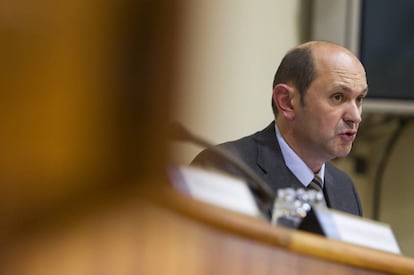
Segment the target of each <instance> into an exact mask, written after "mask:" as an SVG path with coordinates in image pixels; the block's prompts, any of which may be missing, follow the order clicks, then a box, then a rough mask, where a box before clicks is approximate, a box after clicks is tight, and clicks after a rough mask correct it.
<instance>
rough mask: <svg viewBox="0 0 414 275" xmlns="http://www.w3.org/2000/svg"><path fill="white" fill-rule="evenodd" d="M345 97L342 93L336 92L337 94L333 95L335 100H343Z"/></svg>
mask: <svg viewBox="0 0 414 275" xmlns="http://www.w3.org/2000/svg"><path fill="white" fill-rule="evenodd" d="M343 98H344V96H343V95H342V94H335V95H333V97H332V99H333V100H334V101H335V102H342V100H343Z"/></svg>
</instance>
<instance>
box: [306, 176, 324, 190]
mask: <svg viewBox="0 0 414 275" xmlns="http://www.w3.org/2000/svg"><path fill="white" fill-rule="evenodd" d="M308 188H311V189H314V190H316V191H322V179H321V177H319V176H318V175H315V177H314V178H313V180H312V181H311V183H310V184H309V186H308Z"/></svg>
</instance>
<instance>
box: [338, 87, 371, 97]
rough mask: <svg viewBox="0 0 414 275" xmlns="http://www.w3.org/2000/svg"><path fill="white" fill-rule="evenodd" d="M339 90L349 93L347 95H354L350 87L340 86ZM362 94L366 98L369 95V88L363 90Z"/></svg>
mask: <svg viewBox="0 0 414 275" xmlns="http://www.w3.org/2000/svg"><path fill="white" fill-rule="evenodd" d="M339 88H340V89H341V91H343V92H347V93H352V90H351V89H350V88H349V87H348V86H344V85H339ZM360 94H361V95H362V96H366V95H367V94H368V87H366V88H365V89H363V90H362V91H361V92H360Z"/></svg>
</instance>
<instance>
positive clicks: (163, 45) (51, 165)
mask: <svg viewBox="0 0 414 275" xmlns="http://www.w3.org/2000/svg"><path fill="white" fill-rule="evenodd" d="M180 5H181V4H180V1H131V0H120V1H118V0H117V1H112V0H109V1H98V0H91V1H82V0H71V1H51V0H40V1H30V0H13V1H11V0H5V1H1V2H0V37H1V38H0V39H1V43H0V54H1V58H0V59H1V65H0V87H1V91H0V187H1V192H0V273H1V274H90V272H91V269H90V268H86V267H87V266H89V265H90V264H89V262H90V260H91V258H90V257H92V258H93V259H92V262H93V261H95V263H92V265H94V266H97V265H96V264H97V263H99V265H101V264H102V257H100V255H88V256H86V254H87V253H88V251H90V249H92V251H94V252H95V251H96V250H95V249H96V247H101V246H103V247H105V248H108V249H111V251H112V250H113V251H114V252H113V254H111V258H112V256H113V255H114V256H116V257H120V258H122V257H123V256H122V255H118V254H117V253H116V248H113V247H112V246H105V245H104V244H101V243H100V242H101V241H104V242H108V243H111V241H110V240H108V239H107V238H106V237H105V238H104V240H102V239H100V241H99V242H97V243H96V242H95V239H94V236H95V235H96V234H95V233H97V235H99V234H100V233H99V232H101V231H100V230H102V231H103V232H105V233H103V234H109V235H108V236H107V237H108V238H109V239H110V238H111V234H110V232H106V231H105V230H106V229H105V224H106V220H107V217H106V214H105V213H111V211H115V212H116V211H117V210H116V209H118V208H122V207H123V206H121V205H123V203H125V202H126V201H137V200H138V198H139V195H140V193H141V190H143V189H146V188H157V184H156V183H157V182H162V184H165V179H164V172H163V171H164V169H163V168H164V165H165V159H166V153H165V152H166V151H167V150H166V121H167V118H168V114H169V102H170V96H171V95H172V94H173V93H174V79H175V77H174V73H175V71H176V69H175V67H174V65H175V62H176V61H175V60H176V56H175V49H176V44H177V43H178V41H179V33H178V29H179V28H178V20H177V18H179V12H178V11H179V7H180ZM149 178H151V182H149V181H148V179H149ZM118 211H120V212H122V210H118ZM109 215H110V216H111V217H112V215H111V214H109ZM108 219H111V218H108ZM85 221H94V222H96V224H95V225H94V226H92V228H88V229H87V230H91V232H93V233H92V234H88V233H87V232H85V231H77V228H78V227H77V226H78V224H79V223H82V222H85ZM133 222H134V223H135V222H137V221H133ZM101 223H103V224H101ZM77 234H79V235H77ZM67 235H70V236H71V238H72V239H71V241H70V242H69V243H68V246H66V245H64V247H61V246H60V245H59V244H58V243H61V241H62V242H64V239H65V237H64V236H67ZM91 238H92V239H91ZM98 239H99V238H98ZM29 244H30V245H29ZM55 244H56V245H55ZM91 246H93V248H90V247H91ZM22 247H23V248H25V247H26V248H25V249H23V250H22ZM29 247H31V248H29ZM98 250H99V249H98ZM25 251H26V252H25ZM58 251H60V252H61V253H59V252H58ZM43 252H44V253H46V254H47V255H48V256H50V258H49V257H45V258H41V259H42V260H41V261H40V260H39V261H38V262H36V260H34V259H35V255H42V253H43ZM85 253H86V254H85ZM54 256H55V257H54ZM66 257H67V258H66ZM46 260H47V261H46ZM65 263H66V264H65ZM49 265H50V266H49ZM120 266H122V265H118V266H117V267H120ZM103 268H104V267H103ZM92 270H94V268H93V269H92ZM99 270H100V267H99ZM94 273H96V274H104V273H102V272H99V271H96V272H95V271H94ZM110 273H112V274H122V273H119V272H118V271H117V270H114V272H110Z"/></svg>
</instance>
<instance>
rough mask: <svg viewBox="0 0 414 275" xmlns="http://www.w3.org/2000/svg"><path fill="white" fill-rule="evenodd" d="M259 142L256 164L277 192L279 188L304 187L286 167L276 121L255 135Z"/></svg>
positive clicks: (256, 140) (257, 142)
mask: <svg viewBox="0 0 414 275" xmlns="http://www.w3.org/2000/svg"><path fill="white" fill-rule="evenodd" d="M254 139H255V142H256V144H257V159H256V164H257V166H258V167H259V168H260V170H261V171H262V172H263V174H262V176H263V178H264V179H265V181H266V182H268V183H269V184H270V187H271V188H272V189H273V190H274V191H275V192H276V190H277V189H279V188H287V187H293V188H299V187H303V186H302V184H301V183H300V182H299V180H298V179H297V178H296V177H295V176H294V175H293V174H292V172H291V171H290V170H289V169H288V168H287V167H286V164H285V160H284V159H283V155H282V152H281V150H280V146H279V143H278V142H277V139H276V133H275V126H274V121H273V122H272V123H270V124H269V125H268V126H267V127H266V128H265V129H264V130H262V131H260V132H259V133H257V134H256V135H255V137H254Z"/></svg>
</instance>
